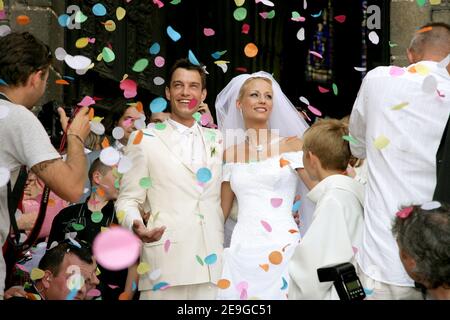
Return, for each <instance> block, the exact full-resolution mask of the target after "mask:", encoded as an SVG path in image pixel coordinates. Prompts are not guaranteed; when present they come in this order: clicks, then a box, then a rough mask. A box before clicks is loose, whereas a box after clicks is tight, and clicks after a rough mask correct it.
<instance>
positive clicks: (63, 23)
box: [58, 14, 70, 28]
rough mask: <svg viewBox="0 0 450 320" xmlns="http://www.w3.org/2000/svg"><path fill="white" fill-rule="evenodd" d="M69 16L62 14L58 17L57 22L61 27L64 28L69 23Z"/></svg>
mask: <svg viewBox="0 0 450 320" xmlns="http://www.w3.org/2000/svg"><path fill="white" fill-rule="evenodd" d="M69 22H70V17H69V16H68V15H67V14H62V15H60V16H59V17H58V23H59V25H60V26H61V27H63V28H65V27H67V26H68V25H69Z"/></svg>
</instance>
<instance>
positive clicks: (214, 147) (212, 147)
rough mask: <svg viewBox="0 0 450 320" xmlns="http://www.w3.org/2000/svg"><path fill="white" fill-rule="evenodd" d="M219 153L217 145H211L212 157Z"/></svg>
mask: <svg viewBox="0 0 450 320" xmlns="http://www.w3.org/2000/svg"><path fill="white" fill-rule="evenodd" d="M216 153H217V150H216V146H215V145H214V146H211V158H212V157H214V156H215V155H216Z"/></svg>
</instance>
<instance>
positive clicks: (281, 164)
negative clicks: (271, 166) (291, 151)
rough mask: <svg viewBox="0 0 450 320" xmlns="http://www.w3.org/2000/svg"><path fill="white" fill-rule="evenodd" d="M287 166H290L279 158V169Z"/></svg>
mask: <svg viewBox="0 0 450 320" xmlns="http://www.w3.org/2000/svg"><path fill="white" fill-rule="evenodd" d="M289 164H290V162H289V161H288V160H286V159H283V158H280V168H283V167H285V166H287V165H289Z"/></svg>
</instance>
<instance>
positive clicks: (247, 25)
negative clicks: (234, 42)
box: [241, 23, 250, 34]
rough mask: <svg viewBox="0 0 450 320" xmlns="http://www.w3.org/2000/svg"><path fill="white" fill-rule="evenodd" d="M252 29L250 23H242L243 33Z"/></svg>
mask: <svg viewBox="0 0 450 320" xmlns="http://www.w3.org/2000/svg"><path fill="white" fill-rule="evenodd" d="M249 31H250V25H249V24H248V23H244V24H243V25H242V31H241V32H242V33H243V34H248V32H249Z"/></svg>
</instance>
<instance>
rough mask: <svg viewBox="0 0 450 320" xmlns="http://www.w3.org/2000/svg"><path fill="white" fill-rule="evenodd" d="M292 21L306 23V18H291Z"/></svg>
mask: <svg viewBox="0 0 450 320" xmlns="http://www.w3.org/2000/svg"><path fill="white" fill-rule="evenodd" d="M291 20H292V21H295V22H305V21H306V18H305V17H298V18H291Z"/></svg>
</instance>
